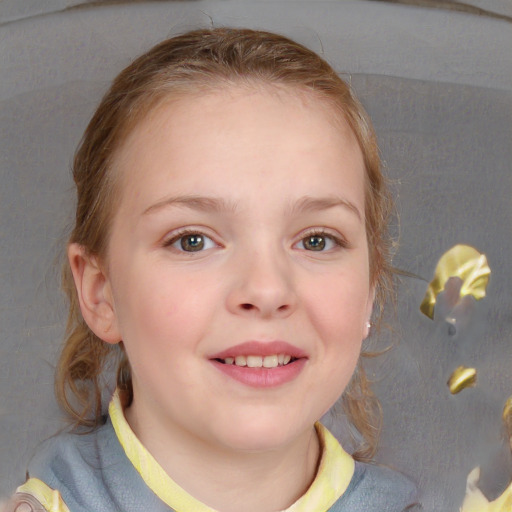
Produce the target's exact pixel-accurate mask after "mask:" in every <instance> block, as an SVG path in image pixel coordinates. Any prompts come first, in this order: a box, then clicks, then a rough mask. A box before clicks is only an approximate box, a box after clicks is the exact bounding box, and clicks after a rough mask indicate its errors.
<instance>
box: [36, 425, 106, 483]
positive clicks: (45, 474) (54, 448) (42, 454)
mask: <svg viewBox="0 0 512 512" xmlns="http://www.w3.org/2000/svg"><path fill="white" fill-rule="evenodd" d="M110 431H112V429H111V428H110V429H109V428H108V425H104V426H101V427H99V428H97V429H95V430H93V431H91V432H87V433H68V432H65V433H61V434H59V435H56V436H54V437H51V438H50V439H48V440H46V441H45V442H43V443H42V444H41V446H40V448H39V450H38V451H37V453H36V455H35V456H34V458H33V459H32V460H31V462H30V464H29V471H28V472H29V475H30V477H35V478H39V479H41V480H43V481H44V482H46V483H47V484H48V485H49V486H50V487H53V486H54V484H57V483H61V482H62V481H66V480H68V479H69V477H70V476H71V475H76V473H77V472H80V473H83V472H86V473H92V472H94V471H95V470H97V469H98V468H99V467H100V462H101V458H103V457H104V456H105V452H104V451H103V450H102V448H103V447H102V445H104V444H105V443H108V439H109V437H112V434H113V431H112V432H110Z"/></svg>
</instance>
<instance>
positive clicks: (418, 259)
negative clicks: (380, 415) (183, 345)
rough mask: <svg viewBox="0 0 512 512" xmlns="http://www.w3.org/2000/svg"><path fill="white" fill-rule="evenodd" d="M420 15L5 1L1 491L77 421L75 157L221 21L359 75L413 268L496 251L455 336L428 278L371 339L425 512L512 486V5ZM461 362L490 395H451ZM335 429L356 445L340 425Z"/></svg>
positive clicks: (398, 456) (399, 9)
mask: <svg viewBox="0 0 512 512" xmlns="http://www.w3.org/2000/svg"><path fill="white" fill-rule="evenodd" d="M409 3H413V4H420V6H418V5H405V4H404V2H377V1H375V2H371V1H365V0H354V1H342V0H339V1H308V2H306V1H304V2H299V1H292V0H288V1H274V2H270V1H267V2H265V1H253V2H235V1H230V0H224V1H216V2H213V1H212V2H209V1H200V0H198V1H182V2H171V1H162V0H161V1H155V2H143V1H136V2H78V1H73V0H0V184H1V185H0V219H1V221H0V241H1V242H0V243H1V252H0V290H1V291H0V497H2V496H6V495H8V494H10V493H11V492H12V491H13V489H14V488H15V486H16V485H18V484H19V483H21V482H22V481H23V478H24V470H25V467H26V463H27V461H28V460H29V458H30V456H31V454H32V453H33V450H34V449H35V447H36V446H37V443H38V442H39V441H41V440H42V439H44V438H45V437H47V436H49V435H51V434H52V433H54V432H55V430H56V429H57V428H59V427H60V426H61V425H62V423H61V419H62V418H61V413H60V412H59V411H58V409H57V406H56V404H55V400H54V399H53V394H52V379H53V366H54V364H55V360H56V355H57V352H58V349H59V346H60V343H61V339H62V334H63V327H64V319H65V304H64V301H63V298H62V296H61V294H60V292H59V290H58V279H59V268H58V262H59V261H60V258H61V256H62V255H61V252H62V244H63V240H64V238H65V233H66V231H67V228H68V222H69V219H71V216H72V211H73V193H72V188H71V180H70V175H69V167H70V161H71V158H72V154H73V151H74V148H75V146H76V144H77V143H78V140H79V138H80V136H81V133H82V131H83V129H84V128H85V125H86V123H87V121H88V118H89V117H90V115H91V114H92V112H93V111H94V108H95V106H96V105H97V102H98V101H99V98H100V97H101V94H102V93H103V91H104V90H105V88H106V87H107V85H108V83H109V81H110V80H111V79H112V78H113V77H114V76H115V75H116V74H117V72H119V71H120V70H121V69H122V68H123V67H124V66H125V65H127V64H128V63H129V62H130V60H131V59H132V58H134V57H135V56H136V55H138V54H139V53H141V52H142V51H144V50H146V49H148V48H149V47H151V46H152V45H153V44H154V43H156V42H158V41H160V40H161V39H163V38H165V37H167V36H170V35H172V34H174V33H176V32H181V31H184V30H187V29H191V28H196V27H198V26H208V25H210V23H213V24H214V25H217V26H218V25H238V26H249V27H255V28H263V29H267V30H273V31H277V32H281V33H284V34H286V35H289V36H291V37H292V38H295V39H297V40H298V41H300V42H302V43H304V44H306V45H307V46H309V47H311V48H312V49H314V50H315V51H317V52H320V53H322V52H323V53H324V56H325V57H326V58H327V59H328V60H329V61H330V62H331V63H332V64H333V65H334V67H335V68H336V69H337V70H338V71H339V72H341V73H343V75H344V77H345V78H346V79H347V80H349V81H351V82H352V85H353V86H354V88H355V89H356V91H357V92H358V94H359V96H360V98H361V100H362V101H363V103H364V104H365V106H366V107H367V109H368V110H369V112H370V114H371V116H372V117H373V120H374V123H375V126H376V129H377V132H378V135H379V138H380V145H381V149H382V154H383V158H384V160H385V162H386V165H387V168H388V172H389V175H390V176H391V177H392V178H393V180H394V189H395V192H396V195H397V199H398V206H399V210H400V222H399V223H398V222H396V223H395V225H394V228H393V229H394V231H395V233H396V234H397V236H398V235H399V242H400V245H399V249H398V251H397V254H396V256H395V260H394V263H395V265H396V266H398V267H400V268H402V269H405V270H407V271H409V272H412V273H415V274H417V275H419V276H421V277H423V278H425V279H428V280H430V278H431V276H432V272H433V270H434V268H435V265H436V263H437V260H438V258H439V257H440V256H441V254H442V253H443V252H445V251H446V250H448V249H449V248H450V247H452V246H453V245H455V244H457V243H467V244H470V245H473V246H475V247H476V248H478V249H479V250H481V251H483V252H485V253H486V254H487V256H488V260H489V263H490V266H491V269H492V276H491V282H490V285H489V287H488V296H487V298H486V299H484V300H483V301H480V302H479V303H477V304H476V305H475V307H474V309H473V310H472V312H471V314H470V315H468V316H467V318H465V319H463V320H466V321H467V323H466V325H465V326H463V327H461V328H460V330H459V331H458V333H457V334H456V336H449V335H448V330H447V326H446V323H445V322H444V321H443V320H442V319H440V320H436V321H435V322H434V321H431V320H429V319H428V318H426V317H425V316H423V315H422V314H421V313H420V312H419V305H420V303H421V300H422V298H423V295H424V293H425V289H426V282H424V281H422V280H421V279H413V278H402V279H401V281H400V289H399V302H398V307H397V320H396V321H393V323H394V329H395V330H394V332H393V333H392V334H385V335H382V336H380V337H378V339H377V338H376V339H374V340H373V342H374V344H375V346H376V347H378V348H383V347H385V346H386V345H387V344H388V343H390V342H392V343H393V344H394V349H393V350H392V351H391V352H389V353H387V354H386V355H384V356H381V357H380V358H379V359H377V360H376V361H375V362H374V364H372V365H371V366H370V371H371V374H372V376H373V378H374V379H375V380H376V381H377V385H376V388H377V391H378V394H379V396H380V398H381V400H382V403H383V408H384V432H383V437H382V442H381V449H380V452H379V455H378V460H380V461H382V462H385V463H387V464H391V465H393V466H394V467H396V468H398V469H400V470H401V471H404V472H406V473H408V474H409V475H411V476H412V478H413V479H415V481H416V482H417V483H418V484H419V487H420V489H421V494H422V500H423V503H424V507H425V510H427V511H433V512H434V511H436V512H456V511H457V510H458V507H459V506H460V504H461V502H462V498H463V495H464V490H465V480H466V476H467V474H468V473H469V471H470V470H471V469H472V468H473V467H475V466H476V465H481V466H483V479H482V487H483V488H484V490H485V492H486V493H487V494H488V496H489V498H495V497H496V496H497V495H498V494H500V493H501V492H502V491H503V489H504V487H505V486H506V485H507V484H508V482H509V479H510V477H511V476H512V467H511V466H512V465H511V462H510V457H509V455H508V451H507V450H506V448H505V446H504V444H503V442H502V439H501V436H502V429H501V420H500V418H501V411H502V408H503V404H504V402H505V400H506V398H507V397H508V396H510V395H512V370H511V361H512V343H511V341H512V293H511V287H512V271H511V268H510V261H512V236H511V235H512V228H511V226H512V202H511V200H510V197H511V195H512V172H511V167H512V163H511V162H512V144H511V143H512V51H511V49H512V3H511V2H510V1H509V0H492V1H491V0H485V1H484V0H479V1H477V0H475V1H473V2H471V3H469V4H464V5H461V4H458V3H456V2H434V1H432V2H428V1H415V2H409ZM78 4H80V5H78ZM441 4H442V5H441ZM482 9H486V11H485V12H483V11H482ZM398 224H400V225H399V226H398ZM460 364H465V365H467V366H474V367H476V368H477V370H478V375H479V377H478V384H477V386H476V387H475V388H472V389H467V390H464V391H463V392H462V393H461V394H459V395H456V396H452V395H450V394H449V392H448V390H447V387H446V381H447V379H448V377H449V375H450V374H451V372H452V370H453V369H454V368H455V367H456V366H458V365H460ZM326 422H327V424H328V425H329V426H330V427H331V428H333V430H334V431H335V432H336V433H337V434H338V435H339V436H340V437H341V438H343V437H344V434H343V429H342V426H341V425H342V424H343V421H342V419H340V420H337V419H335V418H334V417H328V418H326Z"/></svg>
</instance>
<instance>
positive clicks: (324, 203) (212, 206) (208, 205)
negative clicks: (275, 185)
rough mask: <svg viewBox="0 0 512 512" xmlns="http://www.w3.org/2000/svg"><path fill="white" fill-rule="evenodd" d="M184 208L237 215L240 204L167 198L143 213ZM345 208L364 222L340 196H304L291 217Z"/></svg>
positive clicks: (295, 204)
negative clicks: (173, 207)
mask: <svg viewBox="0 0 512 512" xmlns="http://www.w3.org/2000/svg"><path fill="white" fill-rule="evenodd" d="M172 206H177V207H184V208H189V209H191V210H198V211H202V212H206V213H220V212H226V211H227V212H232V213H236V210H237V208H238V204H237V203H236V202H230V201H226V200H225V199H222V198H218V197H205V196H176V197H166V198H164V199H162V200H160V201H158V202H156V203H154V204H152V205H151V206H149V207H148V208H146V209H145V210H144V212H143V215H147V214H149V213H153V212H155V211H158V210H161V209H163V208H167V207H172ZM340 206H341V207H343V208H346V209H348V210H349V211H351V212H352V213H354V214H355V215H356V217H357V218H358V219H359V220H361V221H362V219H363V216H362V214H361V212H360V211H359V209H358V208H357V206H356V205H355V204H354V203H352V202H351V201H348V200H347V199H343V198H342V197H339V196H328V197H311V196H304V197H301V198H300V199H299V200H297V201H296V202H295V203H294V204H292V205H291V206H290V208H289V212H290V215H298V214H301V213H308V212H315V211H321V210H328V209H330V208H335V207H340Z"/></svg>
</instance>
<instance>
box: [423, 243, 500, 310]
mask: <svg viewBox="0 0 512 512" xmlns="http://www.w3.org/2000/svg"><path fill="white" fill-rule="evenodd" d="M490 274H491V269H490V268H489V265H488V263H487V258H486V257H485V254H482V253H480V252H478V251H477V250H476V249H475V248H474V247H471V246H469V245H456V246H454V247H452V248H451V249H450V250H449V251H447V252H445V253H444V254H443V255H442V256H441V258H440V260H439V262H438V264H437V266H436V270H435V272H434V279H432V281H431V282H430V284H429V285H428V288H427V292H426V294H425V297H424V299H423V302H422V303H421V306H420V311H421V312H422V313H423V314H425V315H426V316H428V317H429V318H432V319H433V318H434V308H435V305H436V300H437V296H438V295H439V294H440V293H441V292H442V291H443V290H444V287H445V285H446V281H448V279H450V277H459V278H460V279H461V280H462V287H461V290H460V296H461V297H464V296H466V295H472V296H473V297H474V298H475V299H476V300H480V299H482V298H483V297H485V292H486V288H487V284H488V283H489V276H490Z"/></svg>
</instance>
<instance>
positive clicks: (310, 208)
mask: <svg viewBox="0 0 512 512" xmlns="http://www.w3.org/2000/svg"><path fill="white" fill-rule="evenodd" d="M337 206H341V207H343V208H346V209H348V210H350V211H351V212H352V213H354V214H355V215H356V217H357V218H358V219H359V220H360V221H362V220H363V215H362V214H361V212H360V211H359V208H357V206H356V205H355V204H354V203H352V202H351V201H348V200H347V199H344V198H342V197H339V196H328V197H310V196H304V197H301V198H300V199H299V200H298V201H297V202H296V203H295V204H294V205H293V206H292V208H291V209H290V211H291V213H292V215H293V214H299V213H305V212H315V211H320V210H329V209H330V208H335V207H337Z"/></svg>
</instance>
